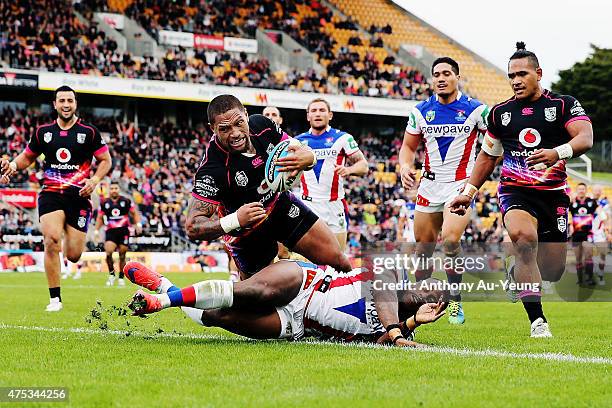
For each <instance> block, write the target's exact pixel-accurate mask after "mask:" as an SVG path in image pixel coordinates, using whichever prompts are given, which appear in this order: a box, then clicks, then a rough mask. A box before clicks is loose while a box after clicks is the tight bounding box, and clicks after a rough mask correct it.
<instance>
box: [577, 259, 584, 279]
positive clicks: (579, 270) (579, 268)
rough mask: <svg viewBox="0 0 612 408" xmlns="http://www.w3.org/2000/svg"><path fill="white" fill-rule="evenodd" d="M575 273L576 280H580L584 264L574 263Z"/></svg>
mask: <svg viewBox="0 0 612 408" xmlns="http://www.w3.org/2000/svg"><path fill="white" fill-rule="evenodd" d="M576 273H577V274H578V282H582V277H583V275H584V265H583V264H582V263H577V264H576Z"/></svg>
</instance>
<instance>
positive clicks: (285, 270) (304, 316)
mask: <svg viewBox="0 0 612 408" xmlns="http://www.w3.org/2000/svg"><path fill="white" fill-rule="evenodd" d="M125 269H126V271H125V274H126V276H127V277H128V279H129V280H130V281H131V282H133V283H135V284H137V285H140V286H142V287H144V288H146V289H149V290H151V291H155V292H157V294H148V293H146V292H144V291H142V290H139V291H138V292H136V294H135V295H134V296H133V298H132V302H131V303H130V308H131V309H132V310H133V311H134V314H135V315H143V314H149V313H154V312H159V311H161V310H163V309H166V308H168V307H182V309H183V311H184V312H185V313H186V314H187V315H188V316H189V317H190V318H191V319H193V320H194V321H195V322H196V323H198V324H201V325H203V326H217V327H222V328H224V329H226V330H228V331H231V332H233V333H236V334H239V335H241V336H246V337H251V338H256V339H276V338H284V339H290V340H300V339H302V338H304V337H315V338H318V339H322V340H341V341H345V342H351V341H364V342H377V343H391V344H393V345H395V346H398V347H407V346H408V347H415V346H418V344H417V343H415V342H414V341H412V339H413V333H414V329H415V328H416V327H418V326H419V325H421V324H427V323H431V322H435V321H436V320H438V319H439V318H440V317H442V315H444V308H445V304H444V303H443V302H442V300H443V299H444V297H445V293H444V292H442V291H435V290H431V289H429V288H427V289H423V290H421V289H418V290H410V291H408V290H402V291H397V292H395V291H390V290H389V291H383V290H373V291H372V295H371V296H370V295H369V293H370V290H371V289H372V287H375V286H374V285H371V286H370V283H371V280H372V279H373V277H374V274H372V273H368V272H365V271H362V270H360V269H356V270H354V271H351V272H349V273H339V272H337V271H335V270H333V269H332V268H330V267H327V266H317V265H314V264H311V263H308V262H300V261H298V262H292V261H281V262H277V263H274V264H272V265H270V266H267V267H265V268H264V269H262V270H261V271H260V272H259V273H257V274H256V275H255V276H253V277H251V278H249V279H247V280H244V281H240V282H236V283H232V282H230V281H227V280H207V281H203V282H198V283H196V284H194V285H191V286H187V287H185V288H183V289H180V288H178V287H176V286H174V285H173V284H172V282H170V281H169V280H168V279H167V278H165V277H163V276H161V275H159V274H158V273H156V272H153V271H151V270H150V269H148V268H147V267H146V266H144V265H142V264H139V263H138V262H129V263H128V264H127V265H126V268H125ZM432 281H433V279H432ZM386 292H393V293H392V296H391V297H390V298H388V297H387V293H386ZM393 298H394V300H395V301H394V303H393V304H391V302H390V301H391V300H392V299H393ZM427 302H429V303H427ZM254 305H257V308H254V307H253V306H254Z"/></svg>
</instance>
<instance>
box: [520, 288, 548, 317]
mask: <svg viewBox="0 0 612 408" xmlns="http://www.w3.org/2000/svg"><path fill="white" fill-rule="evenodd" d="M519 299H521V302H523V307H524V308H525V311H526V312H527V316H528V317H529V321H530V322H531V323H533V322H535V321H536V320H537V319H538V318H540V317H541V318H542V319H543V320H544V322H545V323H546V317H545V316H544V311H542V294H541V293H540V292H533V291H531V290H524V291H522V292H521V293H519Z"/></svg>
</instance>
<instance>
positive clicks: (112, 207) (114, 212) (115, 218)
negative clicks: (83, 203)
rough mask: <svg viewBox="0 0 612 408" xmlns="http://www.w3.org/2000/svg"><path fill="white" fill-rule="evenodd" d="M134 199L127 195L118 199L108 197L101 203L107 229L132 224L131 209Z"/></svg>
mask: <svg viewBox="0 0 612 408" xmlns="http://www.w3.org/2000/svg"><path fill="white" fill-rule="evenodd" d="M131 209H132V201H131V200H130V199H129V198H126V197H121V196H120V197H119V198H117V200H116V201H114V200H112V199H111V198H107V199H106V200H104V202H102V204H100V211H102V215H103V220H104V225H106V230H107V231H108V230H109V229H113V228H122V227H129V226H130V210H131Z"/></svg>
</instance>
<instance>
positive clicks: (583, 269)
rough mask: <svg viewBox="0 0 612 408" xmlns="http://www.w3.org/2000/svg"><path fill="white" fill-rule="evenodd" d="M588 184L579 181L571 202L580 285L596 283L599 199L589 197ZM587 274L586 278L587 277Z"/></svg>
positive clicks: (573, 239)
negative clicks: (595, 232)
mask: <svg viewBox="0 0 612 408" xmlns="http://www.w3.org/2000/svg"><path fill="white" fill-rule="evenodd" d="M586 193H587V186H586V184H584V183H578V186H577V187H576V198H575V199H574V202H573V203H571V204H570V208H569V212H570V214H571V215H572V223H571V224H570V225H571V226H572V234H571V235H572V244H573V247H574V253H575V254H576V274H577V275H578V282H577V283H578V285H582V284H583V283H586V284H587V285H594V284H595V281H594V280H593V221H594V218H595V213H596V212H597V201H595V200H594V199H592V198H590V197H587V194H586ZM585 275H586V279H585Z"/></svg>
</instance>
